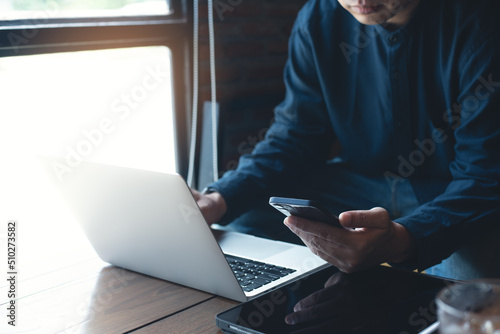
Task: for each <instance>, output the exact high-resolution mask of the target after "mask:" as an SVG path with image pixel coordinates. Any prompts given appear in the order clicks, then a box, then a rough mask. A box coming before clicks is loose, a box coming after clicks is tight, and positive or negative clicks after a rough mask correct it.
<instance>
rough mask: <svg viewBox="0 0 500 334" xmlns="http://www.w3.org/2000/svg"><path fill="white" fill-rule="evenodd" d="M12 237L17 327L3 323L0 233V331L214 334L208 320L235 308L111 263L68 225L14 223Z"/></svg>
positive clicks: (225, 301) (4, 294)
mask: <svg viewBox="0 0 500 334" xmlns="http://www.w3.org/2000/svg"><path fill="white" fill-rule="evenodd" d="M5 225H6V224H5ZM2 229H3V227H2ZM2 232H3V231H2ZM17 232H18V240H19V241H18V252H19V253H18V254H17V261H18V262H17V268H16V269H17V271H18V282H17V287H16V291H15V292H16V295H17V298H18V299H17V301H16V303H17V304H16V327H12V326H9V325H8V324H7V321H8V318H7V317H6V315H7V314H6V312H7V311H6V308H7V306H8V305H9V302H10V298H8V293H9V289H10V287H9V284H8V282H7V280H6V279H5V278H4V277H6V275H7V271H6V270H4V269H5V267H7V265H6V262H7V259H6V256H7V255H6V252H5V251H4V247H5V246H6V244H5V235H1V236H2V239H3V240H2V243H1V252H0V262H1V263H5V265H1V268H2V272H0V274H1V275H2V276H0V304H1V305H0V309H1V310H2V311H1V312H0V316H1V317H0V333H16V332H19V333H21V332H22V333H134V334H145V333H221V332H220V331H219V329H218V328H217V326H216V325H215V315H216V314H217V313H219V312H221V311H223V310H225V309H228V308H230V307H231V306H233V305H236V304H237V302H235V301H231V300H228V299H225V298H221V297H217V296H214V295H211V294H208V293H204V292H201V291H198V290H194V289H190V288H187V287H183V286H180V285H177V284H173V283H169V282H166V281H163V280H159V279H156V278H152V277H148V276H145V275H141V274H138V273H134V272H131V271H128V270H124V269H121V268H118V267H114V266H110V265H109V264H107V263H104V262H103V261H101V260H100V259H99V258H98V257H97V255H96V254H95V252H94V251H93V249H92V248H91V246H90V244H89V243H88V242H87V240H86V239H85V237H84V236H83V233H82V231H80V230H79V228H77V227H75V226H73V224H66V225H65V224H57V226H53V225H52V226H45V228H44V227H43V226H36V225H35V226H33V225H30V226H29V228H27V227H26V228H23V221H22V220H20V221H19V230H18V231H17ZM3 258H5V261H4V259H3Z"/></svg>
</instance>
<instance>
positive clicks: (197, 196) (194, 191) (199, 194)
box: [189, 188, 201, 201]
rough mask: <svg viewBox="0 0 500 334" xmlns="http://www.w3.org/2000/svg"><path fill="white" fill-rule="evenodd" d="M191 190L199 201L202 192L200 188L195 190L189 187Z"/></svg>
mask: <svg viewBox="0 0 500 334" xmlns="http://www.w3.org/2000/svg"><path fill="white" fill-rule="evenodd" d="M189 189H190V190H191V194H193V197H194V199H195V200H196V201H198V200H199V199H200V198H201V193H200V192H199V191H198V190H195V189H193V188H189Z"/></svg>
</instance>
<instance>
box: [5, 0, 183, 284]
mask: <svg viewBox="0 0 500 334" xmlns="http://www.w3.org/2000/svg"><path fill="white" fill-rule="evenodd" d="M188 9H189V8H188V2H187V1H182V0H170V1H168V0H163V1H156V0H155V1H147V0H146V1H144V0H93V1H72V0H70V1H68V0H7V1H1V2H0V92H1V98H0V154H1V156H2V159H1V163H0V184H1V185H2V188H3V190H4V191H3V192H2V193H1V194H0V203H1V204H0V207H2V208H3V209H2V210H0V226H4V223H6V222H7V221H8V220H10V219H16V220H18V221H19V226H20V229H21V232H20V241H19V242H20V250H21V252H23V249H24V251H26V252H28V251H33V250H34V248H32V247H31V246H34V247H37V246H40V245H41V242H43V240H40V235H43V233H44V231H48V230H52V231H54V229H56V230H57V231H58V232H57V233H61V234H65V231H67V232H68V233H70V230H71V231H72V228H73V227H72V226H76V224H68V222H69V221H71V220H73V218H72V216H71V214H70V213H69V212H67V210H66V209H65V208H64V204H63V203H62V202H61V200H60V199H59V198H58V195H57V194H56V193H55V191H53V190H50V189H48V188H47V186H48V184H46V183H47V181H45V179H44V178H43V177H41V174H40V173H41V171H40V170H37V169H36V168H37V167H36V166H35V165H34V163H33V161H34V154H44V155H52V156H59V157H61V158H65V157H67V156H69V155H71V156H72V157H73V158H75V159H79V158H81V159H85V160H88V161H97V162H103V163H109V164H114V165H120V166H127V167H134V168H140V169H148V170H155V171H164V172H172V171H176V172H179V173H180V174H183V175H186V174H187V165H188V164H187V157H188V150H187V147H188V145H187V140H188V131H187V129H188V126H187V116H186V115H188V114H189V109H190V107H189V102H190V99H189V98H188V96H187V95H188V93H189V91H188V88H187V87H189V79H190V75H189V73H188V71H189V66H188V64H189V63H190V59H191V57H190V56H189V47H190V40H191V33H192V28H191V26H190V23H189V22H190V21H189V20H188V18H187V17H188V15H187V12H188ZM28 226H29V227H28ZM67 229H69V230H67ZM27 230H30V231H31V232H33V231H36V233H28V231H27ZM23 231H24V232H23ZM77 231H79V230H78V229H77ZM3 232H4V231H3V230H1V231H0V233H3ZM71 233H72V232H71ZM45 240H46V239H45ZM61 242H62V244H58V245H54V247H53V248H54V249H53V250H55V249H56V248H57V249H58V250H59V251H60V250H61V249H64V247H65V246H68V247H71V246H74V245H73V243H74V240H71V238H69V239H68V240H66V241H64V240H61ZM64 242H66V243H67V245H65V244H64ZM23 244H24V245H30V247H29V248H27V247H23ZM42 248H43V249H46V250H47V253H48V252H49V250H50V249H51V248H50V247H49V246H48V245H47V244H44V246H43V247H42ZM37 251H39V252H43V251H41V248H39V249H38V250H37ZM20 256H21V257H22V256H23V255H22V254H21V255H20ZM41 256H43V254H41ZM26 271H27V272H28V271H29V269H28V268H26ZM33 274H34V273H33ZM27 275H29V274H28V273H27Z"/></svg>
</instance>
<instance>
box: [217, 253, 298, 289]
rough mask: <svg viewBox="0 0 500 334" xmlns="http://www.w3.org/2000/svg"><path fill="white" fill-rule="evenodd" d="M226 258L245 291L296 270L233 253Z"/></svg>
mask: <svg viewBox="0 0 500 334" xmlns="http://www.w3.org/2000/svg"><path fill="white" fill-rule="evenodd" d="M226 259H227V262H228V263H229V265H230V266H231V269H232V270H233V272H234V274H235V276H236V278H237V279H238V282H239V283H240V285H241V287H242V289H243V291H245V292H250V291H252V290H255V289H258V288H260V287H261V286H263V285H266V284H269V283H271V282H272V281H276V280H277V279H279V278H281V277H284V276H287V275H289V274H291V273H293V272H295V271H296V270H295V269H290V268H285V267H279V266H275V265H272V264H269V263H264V262H258V261H253V260H249V259H244V258H241V257H236V256H233V255H226Z"/></svg>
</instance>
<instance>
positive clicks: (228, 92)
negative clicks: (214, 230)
mask: <svg viewBox="0 0 500 334" xmlns="http://www.w3.org/2000/svg"><path fill="white" fill-rule="evenodd" d="M305 2H306V0H272V1H263V0H214V7H215V8H214V26H215V45H216V48H215V57H216V78H217V100H218V101H219V103H220V111H221V123H222V124H221V135H220V140H221V141H220V145H219V147H220V157H221V160H220V167H219V169H220V170H221V172H224V171H226V170H228V169H233V168H235V167H236V161H237V159H238V157H239V156H240V155H241V154H243V153H247V152H250V151H251V149H252V148H253V147H254V146H255V144H256V143H257V142H258V141H259V140H261V139H262V137H263V135H264V133H265V130H266V129H267V127H268V126H269V124H270V121H271V119H272V112H273V108H274V106H276V104H278V103H279V102H280V101H281V99H282V98H283V96H284V84H283V68H284V65H285V62H286V58H287V47H288V37H289V34H290V30H291V28H292V25H293V22H294V21H295V18H296V16H297V13H298V11H299V10H300V8H301V7H302V6H303V4H304V3H305ZM206 6H207V3H206V2H205V1H201V5H200V16H201V18H200V103H202V102H203V101H206V100H210V76H209V73H210V68H209V47H208V25H207V16H206V13H207V7H206Z"/></svg>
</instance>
